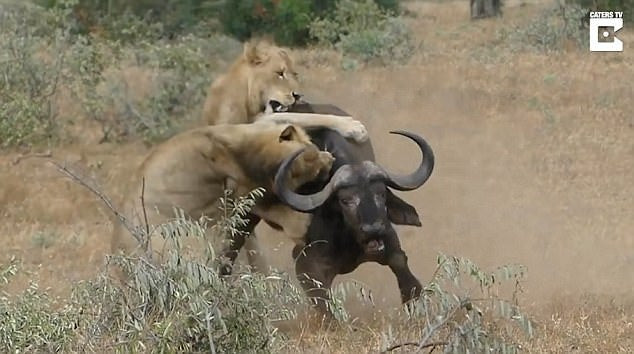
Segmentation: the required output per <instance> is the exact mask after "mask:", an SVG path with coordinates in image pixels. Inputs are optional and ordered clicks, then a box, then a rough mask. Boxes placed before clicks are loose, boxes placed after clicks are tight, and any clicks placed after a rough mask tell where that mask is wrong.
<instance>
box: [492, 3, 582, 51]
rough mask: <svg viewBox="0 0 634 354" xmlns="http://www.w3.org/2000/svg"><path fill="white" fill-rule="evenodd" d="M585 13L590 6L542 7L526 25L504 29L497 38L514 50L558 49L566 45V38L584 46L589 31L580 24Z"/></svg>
mask: <svg viewBox="0 0 634 354" xmlns="http://www.w3.org/2000/svg"><path fill="white" fill-rule="evenodd" d="M586 14H587V10H586V9H584V8H581V7H580V6H578V5H574V4H573V5H565V6H555V7H552V8H549V9H547V10H544V11H542V12H541V13H540V14H539V15H538V16H537V17H536V18H535V19H533V20H531V21H530V22H529V23H528V24H526V25H520V26H516V27H514V28H512V29H510V30H503V31H501V32H500V34H499V35H498V39H499V40H501V41H503V42H506V43H507V44H508V45H509V46H510V48H511V49H512V50H515V51H517V50H533V51H538V52H551V51H558V50H561V49H562V48H564V45H563V44H564V42H565V41H572V42H573V43H576V45H577V46H579V47H585V46H587V45H588V44H587V43H588V31H587V29H585V28H583V26H581V24H582V22H583V21H582V20H583V18H584V17H585V16H586Z"/></svg>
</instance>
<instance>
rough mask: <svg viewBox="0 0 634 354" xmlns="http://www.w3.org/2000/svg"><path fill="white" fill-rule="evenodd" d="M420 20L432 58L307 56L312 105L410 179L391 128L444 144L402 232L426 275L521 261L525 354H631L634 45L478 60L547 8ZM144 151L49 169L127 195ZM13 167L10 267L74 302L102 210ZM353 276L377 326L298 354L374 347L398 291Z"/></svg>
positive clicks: (100, 235) (463, 10) (364, 322)
mask: <svg viewBox="0 0 634 354" xmlns="http://www.w3.org/2000/svg"><path fill="white" fill-rule="evenodd" d="M408 6H410V8H411V9H412V11H414V12H416V13H418V17H416V18H413V19H410V22H411V25H412V27H413V28H414V32H415V34H416V36H417V40H418V41H420V42H421V43H422V44H421V46H420V48H421V49H420V53H418V54H417V56H416V57H415V58H413V60H412V61H411V62H410V63H409V64H408V65H405V66H398V67H394V68H364V69H362V70H359V71H356V72H344V71H342V70H340V69H339V68H338V67H333V66H329V65H323V64H322V65H318V64H319V62H320V61H322V62H323V61H324V60H326V61H327V63H333V62H335V61H336V60H335V59H334V58H336V55H331V54H324V53H318V54H316V53H315V52H304V53H298V54H299V55H300V56H302V63H304V64H305V66H307V67H309V69H306V70H305V73H304V78H305V84H306V93H307V94H308V97H309V98H313V99H315V100H318V101H327V102H332V103H335V104H339V105H341V107H343V108H344V109H346V110H348V111H350V112H351V113H353V114H354V115H356V116H357V117H359V118H360V119H362V120H363V121H364V122H365V123H367V125H368V127H369V129H370V132H371V134H372V136H373V138H374V139H375V141H376V143H375V148H376V149H377V154H378V160H379V161H380V162H383V163H384V165H385V166H387V167H389V168H391V169H394V170H400V171H405V170H408V169H409V168H410V167H411V165H412V164H414V163H415V161H417V159H418V157H417V156H416V155H414V148H413V147H411V146H410V145H409V144H407V143H406V142H403V141H401V139H398V138H397V137H391V136H389V135H388V134H387V131H388V130H390V129H410V130H413V131H415V132H418V133H420V134H422V135H423V136H425V137H426V138H427V139H428V140H429V142H430V143H431V144H432V147H433V148H434V151H435V153H436V160H437V165H436V168H435V171H434V175H433V176H432V178H431V179H430V181H429V183H428V184H426V185H425V187H424V188H422V189H421V190H419V191H416V192H411V193H408V194H402V195H403V196H404V197H405V198H406V199H407V200H408V201H410V202H411V203H413V204H414V205H415V206H416V207H417V208H418V210H419V212H420V213H421V214H422V217H423V219H422V220H423V228H422V229H416V228H405V227H403V228H400V229H399V231H400V235H401V240H402V243H403V247H404V248H405V250H406V251H407V252H408V254H409V256H410V263H411V266H412V268H413V270H414V272H415V273H416V274H418V275H419V277H420V278H421V279H422V280H425V279H427V278H428V277H429V276H431V272H432V271H433V269H434V267H433V262H434V260H435V254H436V252H439V251H440V252H443V253H448V254H459V255H463V256H465V257H468V258H470V259H472V260H474V261H475V262H476V263H479V264H482V265H483V266H494V265H498V264H501V263H522V264H525V265H527V266H528V274H529V280H528V283H527V284H526V285H525V288H526V293H525V294H524V296H523V302H524V303H525V304H527V305H528V311H527V312H529V313H533V314H535V315H536V316H537V320H538V329H537V336H536V338H534V339H533V340H530V341H527V342H526V343H523V345H524V347H525V348H526V349H527V350H528V351H530V352H574V351H578V352H610V353H615V352H632V351H633V350H634V343H633V342H632V340H633V338H634V325H633V322H634V298H633V297H632V295H631V294H632V293H633V291H634V282H632V269H634V254H633V253H632V250H634V238H632V232H631V230H632V229H633V228H634V218H632V215H634V209H633V208H634V203H633V201H634V200H633V199H634V186H633V185H632V183H631V182H632V181H633V180H634V167H633V166H634V118H633V116H632V114H631V111H632V105H633V104H634V102H633V101H632V98H633V97H634V51H632V50H629V49H630V48H629V47H628V46H627V44H628V43H634V36H633V35H632V31H631V30H628V29H627V28H626V29H625V30H624V31H626V32H625V33H623V34H621V38H622V39H623V40H624V42H625V43H626V48H625V51H624V52H623V53H620V54H609V53H607V54H606V53H590V52H588V51H587V50H586V49H585V48H584V49H580V50H577V49H574V48H569V49H568V50H565V51H563V52H560V53H553V54H537V53H525V52H520V53H510V52H506V51H504V47H502V46H500V47H493V48H488V49H487V50H482V48H483V46H485V45H487V43H490V41H491V40H492V39H493V37H494V36H493V34H494V33H495V32H496V31H497V30H499V29H500V28H502V27H504V26H509V25H510V24H514V23H521V22H523V21H526V18H527V17H529V16H530V15H531V14H534V13H536V8H538V7H539V5H534V4H531V3H528V4H527V5H526V6H522V7H520V6H517V4H516V3H515V4H514V3H512V2H511V3H509V4H508V5H507V6H506V8H505V17H504V18H503V19H501V20H483V21H478V22H469V21H468V8H467V6H466V4H465V3H464V2H448V3H434V2H408ZM483 53H484V54H483ZM129 75H134V71H133V70H131V72H130V74H129ZM139 82H140V81H139ZM75 129H76V128H75ZM85 134H86V135H87V136H89V135H90V134H94V132H91V131H89V130H88V129H87V131H86V132H85ZM145 151H146V148H145V147H144V146H142V145H141V144H129V145H107V144H103V145H92V144H82V145H79V146H64V147H58V148H55V149H53V156H54V157H55V158H58V159H62V160H63V159H65V158H68V160H69V161H71V162H73V163H76V164H78V165H81V166H85V168H87V169H88V170H87V172H88V175H92V176H94V177H95V178H97V180H98V181H99V182H100V183H101V184H102V185H103V186H104V187H105V190H106V191H107V192H108V193H109V194H111V195H113V196H116V195H118V194H119V193H121V191H120V189H119V181H121V178H124V177H125V176H126V173H127V172H128V171H129V170H130V169H131V168H133V167H134V164H136V163H137V162H138V161H140V159H141V158H142V155H143V154H144V153H145ZM410 154H412V155H410ZM16 156H17V152H6V153H2V154H1V155H0V166H2V168H0V171H1V172H0V176H1V177H0V179H1V181H2V182H1V185H2V188H0V215H2V219H3V221H4V222H3V223H2V225H0V237H2V238H3V240H5V241H4V243H3V247H4V250H5V251H4V252H2V255H0V263H1V262H3V261H5V260H6V259H8V257H10V255H17V256H18V257H20V258H22V259H23V260H24V261H25V262H26V264H27V265H28V267H27V268H28V269H30V270H32V271H33V272H34V275H33V277H37V278H39V279H40V281H41V284H42V286H43V287H46V286H50V287H52V290H53V292H54V293H55V294H58V295H62V294H66V293H67V291H68V286H69V285H70V284H71V282H72V281H74V280H77V279H85V278H87V277H90V276H92V275H94V274H96V273H97V272H98V268H99V266H100V265H101V264H102V262H103V255H104V253H105V252H106V251H107V248H108V242H109V240H108V237H109V228H110V225H109V224H108V222H107V221H106V220H107V219H106V218H105V215H106V212H107V211H106V210H105V209H103V208H102V207H101V206H100V204H99V203H98V202H97V201H96V200H95V198H94V197H93V196H92V195H90V194H89V193H88V192H86V191H84V190H82V189H81V188H80V187H79V186H76V185H73V184H72V182H70V181H68V180H67V179H65V178H63V176H61V175H59V173H57V172H56V171H55V169H54V168H53V167H52V166H49V165H47V164H46V163H45V159H40V158H30V159H25V160H22V161H21V162H20V163H18V164H17V165H13V163H12V162H13V160H14V159H15V157H16ZM122 156H125V158H122ZM263 228H265V227H263ZM260 234H262V233H260ZM262 236H263V238H264V239H265V240H266V242H268V244H270V245H271V248H270V256H271V257H270V259H271V260H272V261H274V265H276V266H278V267H280V268H282V269H286V270H290V269H292V268H291V267H292V263H291V258H290V247H289V245H288V244H285V243H284V241H283V239H282V238H281V237H280V236H278V235H276V234H274V233H272V232H266V233H265V234H262ZM341 279H357V280H360V281H362V282H363V283H365V284H366V285H367V286H368V287H369V288H370V289H372V291H373V292H374V294H375V298H376V300H377V301H376V302H377V305H376V311H377V312H376V313H378V315H377V314H376V313H373V312H372V311H368V308H367V307H365V306H361V305H359V304H357V303H355V302H354V301H351V302H350V304H349V307H350V309H351V312H352V314H353V315H356V316H359V317H360V319H359V320H358V322H357V323H356V324H355V325H354V326H353V327H352V328H343V329H338V330H337V331H327V330H324V331H315V330H301V329H299V327H298V328H296V329H295V330H293V331H292V332H291V339H292V341H291V342H290V343H289V347H288V351H289V352H296V351H298V350H301V351H303V352H329V353H348V352H358V351H363V352H369V351H372V350H376V349H377V348H378V347H379V343H380V340H381V338H380V335H379V333H380V332H381V329H382V328H384V326H385V325H386V324H385V323H383V322H384V319H383V318H384V317H382V316H383V315H384V314H389V313H391V312H392V311H393V308H394V307H395V306H396V305H397V304H398V297H397V290H396V281H395V280H394V277H393V276H392V275H391V274H390V272H389V270H387V269H386V268H382V267H379V266H377V265H376V264H366V265H363V266H362V267H360V268H359V269H358V270H357V271H355V272H353V273H352V274H350V275H347V276H343V277H341ZM23 280H24V281H23V282H16V283H14V284H13V286H14V287H19V286H23V285H24V284H26V280H27V279H26V277H25V279H23Z"/></svg>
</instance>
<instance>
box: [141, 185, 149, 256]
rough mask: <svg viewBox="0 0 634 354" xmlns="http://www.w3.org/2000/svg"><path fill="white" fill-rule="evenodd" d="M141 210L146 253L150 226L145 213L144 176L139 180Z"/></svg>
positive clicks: (146, 251)
mask: <svg viewBox="0 0 634 354" xmlns="http://www.w3.org/2000/svg"><path fill="white" fill-rule="evenodd" d="M141 209H142V210H143V220H144V222H145V237H144V239H145V240H144V241H145V242H144V243H143V251H144V252H145V253H148V249H149V248H148V246H149V245H150V224H149V223H148V221H147V212H146V211H145V176H143V179H142V180H141Z"/></svg>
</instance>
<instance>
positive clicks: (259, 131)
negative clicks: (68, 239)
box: [111, 120, 333, 273]
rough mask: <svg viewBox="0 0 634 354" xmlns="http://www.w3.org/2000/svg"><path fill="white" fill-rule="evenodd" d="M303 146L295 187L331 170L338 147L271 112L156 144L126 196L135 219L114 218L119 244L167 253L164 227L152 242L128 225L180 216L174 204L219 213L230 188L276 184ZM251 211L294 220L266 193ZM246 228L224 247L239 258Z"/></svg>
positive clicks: (122, 248)
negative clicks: (315, 140)
mask: <svg viewBox="0 0 634 354" xmlns="http://www.w3.org/2000/svg"><path fill="white" fill-rule="evenodd" d="M300 149H304V151H303V152H302V154H301V158H300V159H299V161H298V163H297V164H295V165H293V167H292V172H291V175H292V177H291V178H292V181H293V182H292V184H293V186H294V187H298V186H300V185H302V184H304V183H306V182H309V181H312V180H315V179H316V178H319V177H320V176H322V177H325V176H327V174H328V172H329V171H330V168H331V166H332V163H333V157H332V155H331V154H330V153H328V152H325V151H319V150H318V149H317V147H316V146H315V145H313V144H312V143H311V141H310V138H309V137H308V135H307V134H306V132H305V131H304V130H303V129H302V128H300V127H297V126H295V125H292V124H284V123H276V122H274V121H267V120H265V121H262V122H257V123H254V124H219V125H213V126H206V127H198V128H194V129H190V130H188V131H185V132H182V133H179V134H177V135H175V136H173V137H172V138H170V139H169V140H167V141H165V142H163V143H162V144H160V145H157V146H155V147H154V148H153V149H152V150H151V151H150V152H149V153H148V155H147V156H146V158H145V159H144V160H143V162H142V163H141V165H140V166H139V168H138V169H137V171H136V172H135V173H134V174H133V177H132V181H131V183H130V184H129V185H128V186H127V188H126V194H125V196H124V199H123V201H122V203H121V205H122V210H123V214H124V216H125V219H126V224H127V225H123V224H122V223H121V222H120V221H119V220H114V225H115V229H114V231H113V235H112V240H111V241H112V243H111V247H112V252H113V253H114V254H117V253H119V252H123V253H124V254H126V255H136V256H147V257H149V258H150V259H163V257H164V256H165V253H164V251H165V247H164V246H165V241H164V238H163V237H162V236H161V235H160V231H159V230H158V229H149V228H148V229H149V230H150V235H149V236H150V237H149V244H148V245H147V246H148V247H145V246H146V245H141V244H140V243H139V242H138V241H139V240H135V239H134V238H133V237H132V235H129V234H127V233H126V232H125V230H124V226H127V227H128V228H129V229H130V228H138V227H141V228H145V227H146V225H147V226H152V225H157V224H161V223H163V222H165V221H166V220H167V219H169V218H170V217H173V216H174V208H178V209H181V210H182V211H183V212H184V214H185V215H186V216H187V217H190V218H193V219H199V218H200V217H201V216H203V215H204V216H206V217H209V218H211V219H217V218H219V217H220V216H221V215H219V213H220V210H221V209H220V198H221V197H223V196H224V193H225V190H226V189H231V190H232V191H233V192H234V193H233V195H232V197H239V196H244V195H246V194H247V193H249V192H250V191H252V190H253V189H255V188H257V187H264V188H266V189H267V190H271V189H272V183H273V179H274V176H275V173H276V172H277V169H278V167H279V166H280V164H281V162H282V161H283V160H284V159H285V158H287V157H288V156H290V155H291V154H293V153H294V152H296V151H298V150H300ZM251 213H252V214H253V215H254V216H255V217H257V218H258V220H257V221H259V219H262V220H264V221H266V222H267V223H269V224H270V225H272V226H275V227H278V228H284V227H288V226H286V225H288V220H285V216H286V214H285V213H283V212H282V213H280V211H279V206H277V205H275V203H268V202H267V201H266V200H264V201H261V202H260V201H258V202H257V203H256V205H255V207H254V208H253V209H252V210H251ZM114 217H115V218H117V216H116V215H115V216H114ZM257 221H255V223H257ZM255 223H254V224H253V225H252V227H254V226H255ZM290 224H291V226H290V227H291V228H292V223H290ZM300 227H304V226H303V225H301V226H300ZM246 231H247V232H250V231H252V230H246ZM290 232H291V233H292V234H297V232H301V230H300V231H290ZM241 235H242V234H241V233H239V235H238V236H240V237H241V239H238V240H237V242H232V243H231V244H230V245H228V246H226V247H225V249H223V255H225V256H226V257H227V258H229V260H230V261H231V262H232V263H233V261H234V260H235V258H236V256H237V252H238V250H239V249H240V248H241V247H242V245H243V244H244V236H241ZM190 239H191V238H190ZM233 241H236V240H233ZM141 246H143V247H141ZM157 257H158V258H157ZM225 273H227V272H226V271H225Z"/></svg>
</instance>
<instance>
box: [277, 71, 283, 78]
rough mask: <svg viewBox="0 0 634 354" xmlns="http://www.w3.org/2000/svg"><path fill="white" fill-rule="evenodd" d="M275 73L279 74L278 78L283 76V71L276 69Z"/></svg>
mask: <svg viewBox="0 0 634 354" xmlns="http://www.w3.org/2000/svg"><path fill="white" fill-rule="evenodd" d="M275 73H276V74H277V76H279V77H280V79H283V78H284V71H277V72H275Z"/></svg>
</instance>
